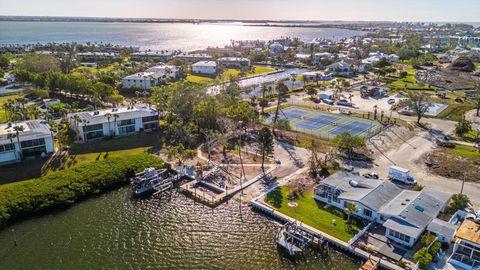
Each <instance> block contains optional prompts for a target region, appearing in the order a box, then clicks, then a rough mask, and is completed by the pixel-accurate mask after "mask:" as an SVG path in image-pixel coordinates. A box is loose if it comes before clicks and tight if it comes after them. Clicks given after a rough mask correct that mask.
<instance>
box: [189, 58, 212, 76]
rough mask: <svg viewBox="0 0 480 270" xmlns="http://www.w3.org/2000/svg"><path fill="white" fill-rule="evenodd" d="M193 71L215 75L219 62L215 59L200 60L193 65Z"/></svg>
mask: <svg viewBox="0 0 480 270" xmlns="http://www.w3.org/2000/svg"><path fill="white" fill-rule="evenodd" d="M192 73H194V74H205V75H215V74H216V73H217V63H216V62H215V61H200V62H197V63H195V64H193V65H192Z"/></svg>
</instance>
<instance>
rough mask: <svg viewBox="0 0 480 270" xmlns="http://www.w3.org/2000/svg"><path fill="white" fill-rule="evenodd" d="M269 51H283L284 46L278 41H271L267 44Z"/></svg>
mask: <svg viewBox="0 0 480 270" xmlns="http://www.w3.org/2000/svg"><path fill="white" fill-rule="evenodd" d="M268 48H269V50H270V52H271V53H282V52H284V51H285V48H284V46H283V45H282V44H280V43H272V44H270V45H269V46H268Z"/></svg>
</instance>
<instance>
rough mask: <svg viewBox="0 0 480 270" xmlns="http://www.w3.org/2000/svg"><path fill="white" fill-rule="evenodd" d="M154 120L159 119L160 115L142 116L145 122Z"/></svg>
mask: <svg viewBox="0 0 480 270" xmlns="http://www.w3.org/2000/svg"><path fill="white" fill-rule="evenodd" d="M154 121H158V116H156V115H153V116H145V117H142V122H143V123H146V122H154Z"/></svg>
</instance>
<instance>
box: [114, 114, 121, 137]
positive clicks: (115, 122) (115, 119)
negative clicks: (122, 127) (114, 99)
mask: <svg viewBox="0 0 480 270" xmlns="http://www.w3.org/2000/svg"><path fill="white" fill-rule="evenodd" d="M119 117H120V115H118V114H116V113H114V114H113V123H114V124H113V128H114V131H113V136H115V135H116V134H117V133H116V132H115V129H117V119H118V118H119Z"/></svg>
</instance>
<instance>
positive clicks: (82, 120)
mask: <svg viewBox="0 0 480 270" xmlns="http://www.w3.org/2000/svg"><path fill="white" fill-rule="evenodd" d="M79 123H82V124H83V141H85V142H86V141H87V136H85V127H86V126H87V125H88V123H90V121H88V120H87V119H80V121H79Z"/></svg>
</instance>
